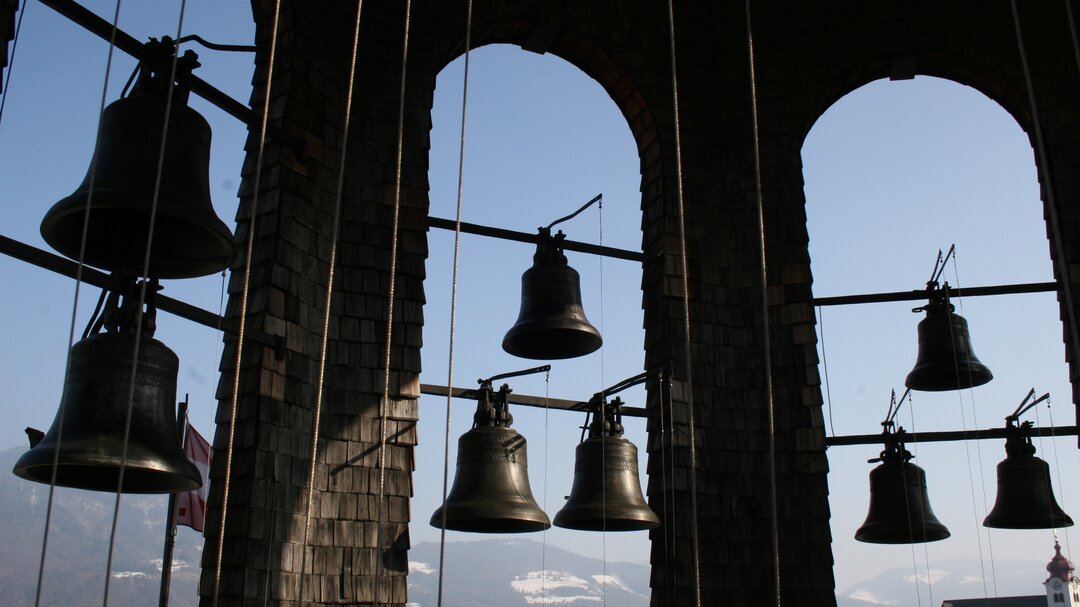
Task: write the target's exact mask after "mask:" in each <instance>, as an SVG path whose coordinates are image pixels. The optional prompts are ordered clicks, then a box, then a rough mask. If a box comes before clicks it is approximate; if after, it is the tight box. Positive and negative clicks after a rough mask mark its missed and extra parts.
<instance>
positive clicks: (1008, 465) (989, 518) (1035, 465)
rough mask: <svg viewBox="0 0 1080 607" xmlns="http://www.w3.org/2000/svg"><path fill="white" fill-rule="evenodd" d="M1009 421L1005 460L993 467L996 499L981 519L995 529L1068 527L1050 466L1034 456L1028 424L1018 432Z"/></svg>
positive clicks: (1029, 425) (1029, 423) (1068, 520)
mask: <svg viewBox="0 0 1080 607" xmlns="http://www.w3.org/2000/svg"><path fill="white" fill-rule="evenodd" d="M1015 421H1016V420H1015V419H1014V418H1010V419H1009V420H1008V422H1009V423H1008V425H1007V426H1006V439H1005V459H1004V460H1002V461H1001V462H1000V463H998V465H997V499H996V500H995V501H994V507H993V509H991V510H990V513H989V514H987V515H986V518H985V519H983V526H984V527H993V528H997V529H1054V528H1057V527H1071V526H1072V524H1073V520H1072V518H1070V517H1069V515H1068V514H1065V512H1064V511H1063V510H1062V509H1061V506H1059V505H1058V503H1057V500H1056V499H1055V498H1054V489H1053V487H1052V486H1051V484H1050V465H1049V464H1047V463H1046V462H1045V461H1043V460H1042V459H1041V458H1039V457H1036V456H1035V445H1033V444H1032V443H1031V435H1030V431H1029V430H1030V428H1031V422H1024V423H1023V424H1022V425H1021V426H1020V427H1019V428H1018V427H1017V426H1015V425H1014V422H1015Z"/></svg>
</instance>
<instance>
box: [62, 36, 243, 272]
mask: <svg viewBox="0 0 1080 607" xmlns="http://www.w3.org/2000/svg"><path fill="white" fill-rule="evenodd" d="M197 65H198V62H197V61H196V60H195V56H194V53H191V52H190V51H189V53H188V54H185V56H184V57H181V58H180V59H178V60H177V70H181V69H186V70H187V71H190V70H191V68H192V67H195V66H197ZM168 88H169V87H168V82H166V81H165V80H164V79H163V78H162V77H161V76H158V75H156V74H154V73H153V72H152V71H151V70H150V69H149V68H148V67H145V66H144V67H143V69H142V71H141V73H140V77H139V80H138V82H137V83H136V85H135V87H134V88H133V90H132V92H131V94H130V95H129V96H127V97H125V98H123V99H120V100H119V101H115V102H113V103H111V104H110V105H109V106H108V107H106V108H105V110H104V112H103V113H102V116H101V124H100V125H99V128H98V136H97V144H96V147H95V149H94V156H93V160H92V161H91V163H90V169H89V170H88V171H87V174H86V177H85V178H84V179H83V182H82V184H81V185H79V187H78V188H76V190H75V192H74V193H72V194H71V195H70V196H67V197H66V198H63V199H61V200H60V201H59V202H57V203H56V204H55V205H53V207H52V208H51V209H49V211H48V213H46V215H45V217H44V220H43V221H42V223H41V235H42V237H43V238H44V239H45V242H47V243H48V244H49V245H50V246H51V247H52V248H54V249H56V250H57V251H58V252H60V253H62V254H63V255H66V256H67V257H70V258H72V259H79V256H80V249H82V246H81V245H82V238H83V223H84V218H86V208H87V202H88V201H89V204H90V210H89V218H88V223H87V228H86V246H85V249H83V250H82V258H83V260H84V262H85V263H86V264H88V265H91V266H95V267H98V268H102V269H105V270H110V271H118V272H124V273H127V274H140V273H142V271H143V264H144V258H145V255H146V245H147V240H148V238H149V236H150V220H151V214H152V213H151V211H152V210H153V201H154V196H155V192H157V208H156V213H154V214H153V215H154V225H153V242H152V249H151V251H150V265H149V271H148V272H147V274H148V275H149V276H153V277H155V278H190V277H194V276H204V275H208V274H214V273H216V272H220V271H221V270H223V269H225V268H226V267H228V265H229V264H230V263H231V262H232V259H233V256H234V254H235V247H234V244H233V236H232V233H231V232H230V231H229V228H228V227H226V225H225V223H224V222H222V221H221V219H219V218H218V216H217V215H216V214H215V212H214V208H213V204H212V202H211V199H210V177H209V164H210V125H209V124H208V123H207V122H206V120H205V119H204V118H203V117H202V116H200V115H199V114H198V113H197V112H196V111H195V110H192V109H191V108H189V107H188V106H187V95H188V93H187V90H186V88H185V87H184V86H182V85H181V84H177V85H175V86H174V87H173V89H172V103H171V106H170V107H169V108H168V112H166V106H167V104H168V101H169V98H168ZM166 113H168V115H169V118H168V120H169V122H168V128H165V117H166ZM163 140H164V143H165V145H164V148H163V147H162V143H163ZM162 152H164V155H163V156H162ZM159 159H160V171H159ZM159 173H160V175H159Z"/></svg>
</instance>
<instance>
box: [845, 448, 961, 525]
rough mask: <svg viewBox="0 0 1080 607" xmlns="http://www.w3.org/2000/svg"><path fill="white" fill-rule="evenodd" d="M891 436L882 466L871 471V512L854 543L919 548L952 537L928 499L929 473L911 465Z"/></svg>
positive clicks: (882, 455) (902, 449)
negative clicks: (901, 545)
mask: <svg viewBox="0 0 1080 607" xmlns="http://www.w3.org/2000/svg"><path fill="white" fill-rule="evenodd" d="M902 434H903V429H901V430H900V432H899V433H897V434H888V433H887V438H886V443H885V451H882V453H881V457H879V458H876V459H872V460H870V462H871V463H873V462H881V464H880V465H878V466H877V467H876V468H874V469H873V470H871V471H870V508H869V511H868V512H867V515H866V520H865V521H864V522H863V524H862V526H861V527H859V529H858V530H857V531H856V532H855V539H856V540H858V541H860V542H867V543H870V544H918V543H923V542H936V541H938V540H943V539H945V538H947V537H949V535H950V533H949V530H948V529H946V528H945V525H943V524H942V523H941V521H939V520H938V519H937V517H936V516H934V511H933V510H932V509H931V508H930V500H929V499H928V498H927V496H926V472H924V471H923V469H922V468H920V467H918V466H916V465H915V464H912V463H911V462H910V461H909V460H910V459H911V457H912V456H911V453H910V452H908V451H907V450H906V449H904V445H903V442H902V441H901V439H900V436H898V435H902Z"/></svg>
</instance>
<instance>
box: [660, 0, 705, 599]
mask: <svg viewBox="0 0 1080 607" xmlns="http://www.w3.org/2000/svg"><path fill="white" fill-rule="evenodd" d="M667 9H668V39H669V41H670V43H671V102H672V110H673V111H672V114H673V117H674V125H673V126H674V128H675V188H676V192H675V194H676V199H677V202H678V209H679V254H680V256H681V261H682V287H683V298H682V299H683V301H682V303H683V332H684V333H685V335H686V342H685V350H684V352H683V354H684V356H685V357H686V387H687V390H686V409H687V422H688V424H689V434H690V436H689V439H690V441H689V442H690V471H689V477H690V545H691V548H690V549H691V560H692V563H693V580H694V581H693V583H694V605H695V606H696V607H701V559H700V549H699V541H698V512H697V509H698V504H697V498H698V487H697V445H696V442H697V437H696V436H695V428H694V425H695V424H694V388H693V386H694V382H693V372H692V367H693V365H691V364H690V274H689V272H690V264H689V262H688V261H687V258H686V250H687V247H686V204H685V201H684V199H683V166H682V138H681V135H680V130H679V77H678V71H677V70H676V63H675V7H674V0H668V3H667ZM674 425H675V422H674V419H673V420H672V429H673V430H672V431H673V433H674ZM673 438H674V436H673ZM672 465H674V459H673V460H672ZM673 499H674V498H673Z"/></svg>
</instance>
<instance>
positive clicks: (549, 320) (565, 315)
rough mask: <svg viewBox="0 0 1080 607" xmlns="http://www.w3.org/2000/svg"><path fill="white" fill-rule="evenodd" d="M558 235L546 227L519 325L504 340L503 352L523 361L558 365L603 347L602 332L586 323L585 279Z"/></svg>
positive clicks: (526, 282) (525, 283)
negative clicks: (567, 253)
mask: <svg viewBox="0 0 1080 607" xmlns="http://www.w3.org/2000/svg"><path fill="white" fill-rule="evenodd" d="M564 238H565V235H564V234H563V233H562V232H559V233H558V234H557V235H555V236H554V237H553V236H551V234H550V231H547V230H546V229H544V228H541V230H540V240H539V242H538V243H537V245H536V254H535V255H533V265H532V267H531V268H529V269H528V270H526V271H525V273H524V274H522V276H521V308H520V310H519V312H518V319H517V322H516V323H514V326H513V327H511V328H510V330H509V331H507V332H506V336H505V337H503V341H502V347H503V350H506V351H507V352H508V353H510V354H513V355H514V356H520V357H522V358H533V359H538V360H555V359H562V358H575V357H578V356H584V355H586V354H589V353H590V352H594V351H596V349H597V348H599V347H600V346H601V344H603V339H602V338H601V337H600V332H599V331H597V330H596V327H594V326H592V325H591V324H589V319H587V318H585V309H584V307H582V305H581V277H580V276H579V275H578V273H577V270H574V269H573V268H571V267H570V266H569V265H568V264H567V261H566V256H565V255H564V254H563V250H562V241H563V239H564Z"/></svg>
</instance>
